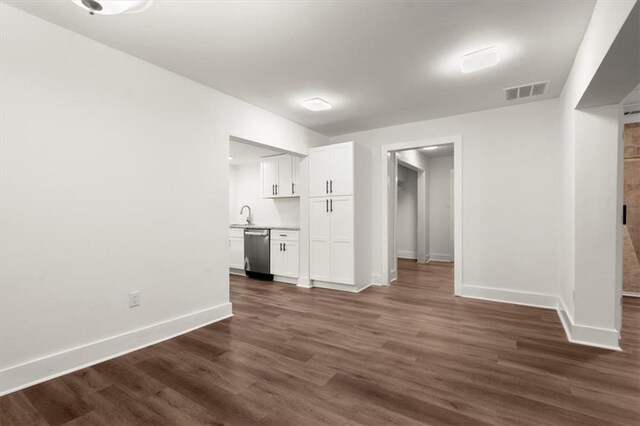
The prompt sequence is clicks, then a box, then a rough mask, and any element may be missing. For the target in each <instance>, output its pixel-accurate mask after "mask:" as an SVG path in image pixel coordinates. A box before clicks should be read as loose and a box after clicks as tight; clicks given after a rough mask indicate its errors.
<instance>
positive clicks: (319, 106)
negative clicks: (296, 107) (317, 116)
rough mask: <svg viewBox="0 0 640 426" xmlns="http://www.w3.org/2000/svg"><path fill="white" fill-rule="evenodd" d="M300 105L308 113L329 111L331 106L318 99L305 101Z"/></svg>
mask: <svg viewBox="0 0 640 426" xmlns="http://www.w3.org/2000/svg"><path fill="white" fill-rule="evenodd" d="M301 103H302V106H303V107H305V108H306V109H308V110H309V111H326V110H328V109H331V104H330V103H329V102H327V101H325V100H324V99H320V98H311V99H307V100H306V101H302V102H301Z"/></svg>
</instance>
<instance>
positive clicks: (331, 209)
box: [329, 198, 333, 212]
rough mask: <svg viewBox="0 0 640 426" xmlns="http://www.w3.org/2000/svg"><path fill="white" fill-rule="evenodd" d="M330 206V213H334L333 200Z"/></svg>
mask: <svg viewBox="0 0 640 426" xmlns="http://www.w3.org/2000/svg"><path fill="white" fill-rule="evenodd" d="M330 205H331V208H330V209H329V211H330V212H332V211H333V198H332V199H331V204H330Z"/></svg>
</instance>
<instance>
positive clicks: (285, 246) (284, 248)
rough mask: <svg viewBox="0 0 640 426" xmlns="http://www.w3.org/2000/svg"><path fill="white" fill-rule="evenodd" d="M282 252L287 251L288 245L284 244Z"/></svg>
mask: <svg viewBox="0 0 640 426" xmlns="http://www.w3.org/2000/svg"><path fill="white" fill-rule="evenodd" d="M282 251H287V243H282Z"/></svg>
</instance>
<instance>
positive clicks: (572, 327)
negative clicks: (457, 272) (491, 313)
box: [462, 284, 620, 351]
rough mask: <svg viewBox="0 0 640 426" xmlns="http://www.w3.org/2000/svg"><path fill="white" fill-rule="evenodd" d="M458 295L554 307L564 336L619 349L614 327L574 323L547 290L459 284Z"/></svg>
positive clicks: (577, 340)
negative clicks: (544, 291) (459, 293)
mask: <svg viewBox="0 0 640 426" xmlns="http://www.w3.org/2000/svg"><path fill="white" fill-rule="evenodd" d="M462 297H470V298H473V299H482V300H491V301H494V302H504V303H513V304H516V305H524V306H533V307H536V308H545V309H555V310H556V311H557V313H558V317H559V318H560V322H561V323H562V326H563V327H564V331H565V334H566V335H567V340H569V341H570V342H571V343H576V344H580V345H587V346H594V347H597V348H604V349H611V350H616V351H619V350H620V346H619V343H618V339H619V333H618V331H617V330H614V329H605V328H598V327H590V326H585V325H580V324H576V323H575V321H574V320H573V316H572V315H571V313H570V312H569V311H568V310H567V309H566V307H565V305H564V303H563V301H562V299H561V298H558V297H557V296H555V295H551V294H540V293H528V292H520V291H512V290H503V289H497V288H487V287H478V286H473V285H467V284H465V285H463V286H462Z"/></svg>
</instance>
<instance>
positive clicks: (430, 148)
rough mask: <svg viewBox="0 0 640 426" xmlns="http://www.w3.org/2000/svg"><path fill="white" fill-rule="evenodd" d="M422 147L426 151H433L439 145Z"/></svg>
mask: <svg viewBox="0 0 640 426" xmlns="http://www.w3.org/2000/svg"><path fill="white" fill-rule="evenodd" d="M422 149H423V150H425V151H433V150H434V149H438V147H437V146H428V147H426V148H422Z"/></svg>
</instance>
